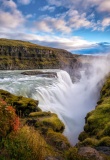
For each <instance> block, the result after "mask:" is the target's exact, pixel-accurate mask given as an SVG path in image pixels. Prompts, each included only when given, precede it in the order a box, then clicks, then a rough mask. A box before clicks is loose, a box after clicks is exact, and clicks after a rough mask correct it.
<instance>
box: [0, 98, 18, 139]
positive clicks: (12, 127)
mask: <svg viewBox="0 0 110 160" xmlns="http://www.w3.org/2000/svg"><path fill="white" fill-rule="evenodd" d="M19 124H20V123H19V117H18V116H17V115H16V113H15V109H14V108H13V107H12V106H8V105H7V103H6V102H5V101H3V100H2V99H0V136H1V137H5V136H6V135H7V134H9V133H10V132H12V131H17V130H18V128H19Z"/></svg>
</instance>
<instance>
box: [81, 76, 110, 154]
mask: <svg viewBox="0 0 110 160" xmlns="http://www.w3.org/2000/svg"><path fill="white" fill-rule="evenodd" d="M79 140H80V144H81V145H83V146H88V145H89V146H93V147H97V148H98V149H99V150H101V151H102V152H103V153H105V152H106V151H107V150H108V151H107V154H108V155H109V156H110V76H108V78H107V79H106V81H105V84H104V86H103V88H102V90H101V92H100V100H99V101H98V102H97V106H96V108H95V110H93V111H91V112H89V113H88V114H87V116H86V124H85V126H84V132H82V133H81V134H80V135H79ZM100 146H101V148H100ZM107 147H108V148H107Z"/></svg>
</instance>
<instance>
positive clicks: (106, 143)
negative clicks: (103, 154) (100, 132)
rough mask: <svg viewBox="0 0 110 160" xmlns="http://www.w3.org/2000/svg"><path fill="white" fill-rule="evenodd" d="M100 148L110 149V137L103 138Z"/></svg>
mask: <svg viewBox="0 0 110 160" xmlns="http://www.w3.org/2000/svg"><path fill="white" fill-rule="evenodd" d="M98 145H99V146H107V147H110V137H109V136H108V137H103V138H102V139H101V140H100V141H99V144H98Z"/></svg>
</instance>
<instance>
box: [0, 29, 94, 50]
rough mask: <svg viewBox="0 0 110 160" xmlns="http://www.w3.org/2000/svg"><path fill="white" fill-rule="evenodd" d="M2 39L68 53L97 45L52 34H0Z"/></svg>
mask: <svg viewBox="0 0 110 160" xmlns="http://www.w3.org/2000/svg"><path fill="white" fill-rule="evenodd" d="M0 37H4V38H9V39H10V38H11V39H22V40H25V41H30V42H34V43H37V44H40V45H44V46H50V47H54V48H62V49H66V50H68V51H73V50H78V49H83V48H90V47H92V46H94V45H95V43H93V42H89V41H86V40H84V39H83V38H81V37H78V36H67V37H65V36H60V37H59V36H55V35H52V34H48V35H47V34H45V35H40V34H34V33H33V34H26V33H19V32H16V33H15V32H14V33H9V32H7V33H6V32H4V33H3V32H0Z"/></svg>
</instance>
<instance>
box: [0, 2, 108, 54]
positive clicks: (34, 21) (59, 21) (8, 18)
mask: <svg viewBox="0 0 110 160" xmlns="http://www.w3.org/2000/svg"><path fill="white" fill-rule="evenodd" d="M0 38H9V39H18V40H25V41H30V42H33V43H37V44H40V45H44V46H50V47H54V48H62V49H66V50H68V51H70V52H72V53H75V54H76V53H77V54H100V53H101V54H102V53H103V54H105V53H109V52H110V0H0Z"/></svg>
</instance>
